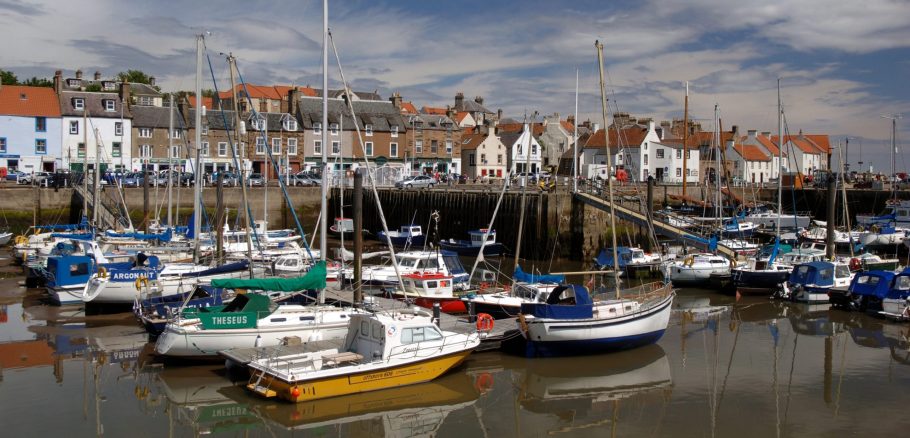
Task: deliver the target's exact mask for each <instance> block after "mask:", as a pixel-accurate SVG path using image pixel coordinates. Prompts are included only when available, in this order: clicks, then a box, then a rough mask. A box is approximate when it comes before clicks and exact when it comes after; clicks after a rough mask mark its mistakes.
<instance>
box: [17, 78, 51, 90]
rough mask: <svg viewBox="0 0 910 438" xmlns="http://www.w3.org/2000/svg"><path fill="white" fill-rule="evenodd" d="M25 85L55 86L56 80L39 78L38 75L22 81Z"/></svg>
mask: <svg viewBox="0 0 910 438" xmlns="http://www.w3.org/2000/svg"><path fill="white" fill-rule="evenodd" d="M22 84H23V85H28V86H30V87H48V88H53V87H54V81H52V80H50V79H48V78H39V77H37V76H32V77H31V79H28V80H26V81H25V82H23V83H22Z"/></svg>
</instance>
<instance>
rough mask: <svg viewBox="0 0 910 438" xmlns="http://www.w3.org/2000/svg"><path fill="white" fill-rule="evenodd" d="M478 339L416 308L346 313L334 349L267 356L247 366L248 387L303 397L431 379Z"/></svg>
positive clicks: (268, 393)
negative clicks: (343, 333) (442, 326)
mask: <svg viewBox="0 0 910 438" xmlns="http://www.w3.org/2000/svg"><path fill="white" fill-rule="evenodd" d="M479 344H480V337H479V335H478V334H477V333H476V332H475V333H468V334H461V333H454V332H447V331H442V330H440V329H439V328H438V327H437V326H436V325H435V324H433V318H432V315H431V314H430V313H429V312H427V311H425V310H423V309H419V308H415V309H405V310H400V311H395V312H389V313H380V314H370V315H366V314H360V315H353V316H352V317H351V322H350V328H349V330H348V334H347V337H346V338H345V341H344V344H343V345H342V347H341V348H340V349H339V348H330V349H325V350H319V351H310V352H303V353H295V354H288V355H284V356H277V357H266V358H261V359H257V360H254V361H252V362H250V363H249V364H248V365H247V366H248V367H249V369H250V376H251V377H250V381H249V384H248V385H247V389H249V390H251V391H253V392H255V393H257V394H259V395H262V396H264V397H267V398H271V397H278V398H281V399H284V400H288V401H292V402H307V401H312V400H319V399H324V398H329V397H337V396H342V395H348V394H357V393H362V392H368V391H376V390H381V389H388V388H396V387H400V386H405V385H413V384H416V383H423V382H428V381H430V380H433V379H435V378H437V377H439V376H441V375H442V374H444V373H446V372H447V371H449V370H450V369H452V368H454V367H456V366H458V365H459V364H461V363H462V361H464V359H465V358H466V357H467V356H468V355H469V354H470V353H471V352H472V351H473V350H474V349H475V348H477V346H478V345H479Z"/></svg>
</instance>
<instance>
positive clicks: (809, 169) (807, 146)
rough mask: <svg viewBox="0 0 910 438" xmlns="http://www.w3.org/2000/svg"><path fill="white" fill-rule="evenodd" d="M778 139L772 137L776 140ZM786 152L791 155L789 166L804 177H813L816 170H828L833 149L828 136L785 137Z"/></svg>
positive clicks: (803, 135) (801, 134) (801, 135)
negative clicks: (829, 156)
mask: <svg viewBox="0 0 910 438" xmlns="http://www.w3.org/2000/svg"><path fill="white" fill-rule="evenodd" d="M775 139H776V137H772V140H775ZM784 140H785V141H784V151H785V152H787V153H789V157H788V166H787V167H789V168H790V169H793V170H795V171H798V172H800V173H802V174H803V175H812V173H813V172H814V171H816V170H826V169H827V168H828V154H829V153H830V150H831V147H830V142H829V141H828V136H827V135H808V134H803V133H800V134H799V135H790V136H784Z"/></svg>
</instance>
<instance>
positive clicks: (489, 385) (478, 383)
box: [474, 373, 493, 394]
mask: <svg viewBox="0 0 910 438" xmlns="http://www.w3.org/2000/svg"><path fill="white" fill-rule="evenodd" d="M474 389H476V390H477V392H479V393H481V394H486V393H487V392H489V391H490V390H491V389H493V375H492V374H490V373H480V374H479V375H478V376H477V378H475V379H474Z"/></svg>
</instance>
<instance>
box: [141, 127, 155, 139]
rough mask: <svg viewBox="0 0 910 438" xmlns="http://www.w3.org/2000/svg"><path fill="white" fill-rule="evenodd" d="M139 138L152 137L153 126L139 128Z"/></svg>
mask: <svg viewBox="0 0 910 438" xmlns="http://www.w3.org/2000/svg"><path fill="white" fill-rule="evenodd" d="M139 138H152V128H139Z"/></svg>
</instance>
